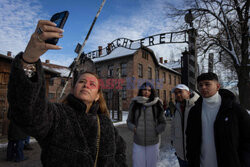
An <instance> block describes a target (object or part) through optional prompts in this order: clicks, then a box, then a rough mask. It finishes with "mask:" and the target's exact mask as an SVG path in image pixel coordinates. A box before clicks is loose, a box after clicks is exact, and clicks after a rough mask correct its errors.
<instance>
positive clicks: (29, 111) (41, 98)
mask: <svg viewBox="0 0 250 167" xmlns="http://www.w3.org/2000/svg"><path fill="white" fill-rule="evenodd" d="M38 30H40V32H39V31H38ZM62 32H63V31H62V30H61V29H59V28H56V27H55V24H54V23H52V22H50V21H47V20H40V21H39V22H38V24H37V28H36V31H35V32H34V33H33V34H32V36H31V38H30V41H29V43H28V45H27V47H26V49H25V52H24V53H20V54H18V55H17V56H16V57H15V59H14V61H13V63H12V67H11V74H10V79H9V84H8V101H9V105H10V108H11V111H10V114H11V118H12V119H13V121H14V122H15V123H16V124H17V125H18V126H20V127H21V128H22V129H23V130H24V131H25V132H26V133H27V134H29V135H31V136H34V137H36V139H38V140H42V139H43V138H45V137H46V136H47V134H48V133H49V131H50V129H51V128H53V126H54V125H55V122H56V120H57V117H58V114H57V113H58V107H57V106H58V105H56V104H51V103H49V102H48V100H47V98H46V86H45V78H44V72H43V69H42V65H41V61H40V56H42V54H44V53H45V52H46V51H47V50H48V49H60V47H59V46H56V45H51V44H47V43H45V42H44V41H45V40H46V39H48V38H55V37H56V38H61V37H62V35H61V33H62ZM30 64H32V67H34V68H32V71H33V73H34V75H32V76H29V75H27V73H25V71H24V69H25V68H27V67H28V66H29V65H30Z"/></svg>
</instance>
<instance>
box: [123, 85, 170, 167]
mask: <svg viewBox="0 0 250 167" xmlns="http://www.w3.org/2000/svg"><path fill="white" fill-rule="evenodd" d="M127 125H128V128H129V130H131V131H132V132H133V133H134V145H133V167H156V164H157V159H158V154H159V134H160V133H162V132H163V131H164V130H165V127H166V120H165V117H164V109H163V104H162V102H161V100H160V99H159V97H156V96H155V90H154V87H153V85H152V84H151V83H149V82H145V83H144V84H142V85H141V86H140V89H139V92H138V96H137V97H135V98H133V99H132V102H131V104H130V107H129V115H128V119H127Z"/></svg>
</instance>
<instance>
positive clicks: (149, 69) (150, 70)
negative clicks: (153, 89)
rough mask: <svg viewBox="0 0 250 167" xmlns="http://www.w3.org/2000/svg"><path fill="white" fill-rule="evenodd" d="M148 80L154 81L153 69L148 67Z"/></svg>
mask: <svg viewBox="0 0 250 167" xmlns="http://www.w3.org/2000/svg"><path fill="white" fill-rule="evenodd" d="M148 79H152V68H151V67H148Z"/></svg>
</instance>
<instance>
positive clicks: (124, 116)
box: [110, 111, 128, 126]
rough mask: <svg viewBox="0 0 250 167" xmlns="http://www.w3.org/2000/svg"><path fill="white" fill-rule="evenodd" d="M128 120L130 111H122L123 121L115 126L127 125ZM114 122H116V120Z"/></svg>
mask: <svg viewBox="0 0 250 167" xmlns="http://www.w3.org/2000/svg"><path fill="white" fill-rule="evenodd" d="M110 115H111V114H110ZM127 118H128V111H122V121H121V122H116V123H114V126H118V125H123V124H126V123H127V122H126V121H127ZM112 121H113V122H114V121H115V120H112Z"/></svg>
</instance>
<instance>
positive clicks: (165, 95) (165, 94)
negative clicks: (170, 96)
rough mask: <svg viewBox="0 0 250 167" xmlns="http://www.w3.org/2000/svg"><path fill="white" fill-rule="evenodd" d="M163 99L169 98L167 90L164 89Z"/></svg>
mask: <svg viewBox="0 0 250 167" xmlns="http://www.w3.org/2000/svg"><path fill="white" fill-rule="evenodd" d="M163 99H164V100H167V91H166V90H163Z"/></svg>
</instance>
